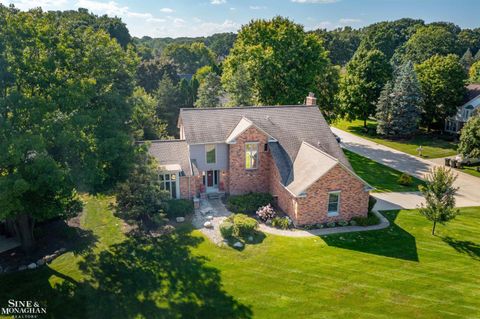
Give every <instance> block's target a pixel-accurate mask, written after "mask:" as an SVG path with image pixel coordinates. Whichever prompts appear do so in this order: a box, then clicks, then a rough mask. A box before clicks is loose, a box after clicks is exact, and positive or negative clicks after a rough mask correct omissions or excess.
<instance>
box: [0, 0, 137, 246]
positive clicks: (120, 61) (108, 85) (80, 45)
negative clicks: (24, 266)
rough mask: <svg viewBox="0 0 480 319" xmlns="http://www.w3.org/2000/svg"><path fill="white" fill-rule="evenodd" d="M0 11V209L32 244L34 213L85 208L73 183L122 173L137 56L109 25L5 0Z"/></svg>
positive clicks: (96, 184)
mask: <svg viewBox="0 0 480 319" xmlns="http://www.w3.org/2000/svg"><path fill="white" fill-rule="evenodd" d="M0 20H3V21H4V22H5V23H4V24H3V25H4V27H3V28H1V30H0V39H1V41H0V42H1V44H2V45H0V50H1V51H0V56H1V57H2V58H1V59H0V60H1V62H2V63H3V66H2V67H3V68H4V69H5V70H6V72H5V74H2V80H1V81H0V85H2V87H1V89H0V149H1V150H2V152H0V153H1V154H0V194H1V195H0V207H1V208H0V210H1V212H0V219H5V218H6V219H8V220H9V221H10V222H11V223H13V224H15V225H16V232H17V235H18V237H19V238H20V239H21V241H22V244H23V247H24V248H26V249H29V248H31V247H32V246H33V245H34V238H33V236H32V233H33V229H34V226H35V223H36V222H38V221H42V220H45V219H50V218H54V217H60V218H66V217H69V216H72V215H74V214H76V213H77V212H78V211H79V210H80V205H79V201H78V199H77V196H76V192H75V189H82V190H86V191H90V190H93V191H96V190H101V189H105V188H107V187H109V186H111V185H112V184H114V183H116V182H117V181H119V180H121V179H122V178H124V177H126V175H127V173H128V170H129V168H130V163H131V157H130V156H131V155H132V154H133V153H132V150H133V148H132V140H131V135H130V127H129V119H130V117H131V111H132V109H131V105H130V103H128V101H127V98H128V96H130V95H131V93H132V89H133V80H134V70H135V67H136V63H137V59H136V55H135V53H134V52H133V51H132V50H131V48H127V49H126V50H124V49H123V48H122V47H121V46H120V45H119V43H118V42H117V41H116V40H114V39H112V38H110V35H109V34H108V33H107V32H106V31H104V30H103V29H98V30H97V31H96V30H94V28H93V27H91V26H86V27H85V26H81V27H80V26H79V27H77V28H75V27H73V26H72V25H70V24H68V22H67V21H66V20H65V19H58V16H57V15H56V13H53V12H49V13H44V12H42V11H41V10H40V9H35V10H30V11H28V12H21V11H18V10H16V9H14V8H6V7H4V6H0ZM33 44H35V45H33ZM79 57H81V58H79ZM79 59H80V60H81V63H79Z"/></svg>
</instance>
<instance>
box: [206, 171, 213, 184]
mask: <svg viewBox="0 0 480 319" xmlns="http://www.w3.org/2000/svg"><path fill="white" fill-rule="evenodd" d="M207 187H213V171H207Z"/></svg>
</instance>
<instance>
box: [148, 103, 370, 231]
mask: <svg viewBox="0 0 480 319" xmlns="http://www.w3.org/2000/svg"><path fill="white" fill-rule="evenodd" d="M315 104H316V99H315V98H314V97H313V95H312V94H310V95H309V97H307V99H306V103H305V105H287V106H260V107H233V108H208V109H207V108H205V109H198V108H195V109H181V111H180V115H179V120H178V128H179V130H180V139H179V140H165V141H152V143H151V146H150V154H151V155H153V156H154V157H155V158H156V159H157V161H158V162H159V165H160V167H161V174H160V179H161V181H162V185H163V187H164V188H165V189H167V190H169V191H170V193H171V195H172V197H173V198H186V199H193V198H196V197H197V198H198V197H202V196H206V195H208V194H210V193H219V192H220V193H226V194H231V195H237V194H245V193H248V192H269V193H271V194H272V195H273V196H274V199H275V204H276V205H277V206H278V207H279V208H280V209H282V210H283V211H284V212H285V213H287V214H288V215H289V216H290V217H291V218H292V220H293V221H294V223H295V224H296V225H307V224H314V223H324V222H329V221H335V220H349V219H351V218H352V217H354V216H366V215H367V211H368V198H369V191H370V190H371V187H370V186H369V185H368V184H367V183H366V182H365V181H363V180H362V179H361V178H360V177H358V176H357V175H356V174H355V173H354V172H353V170H352V167H351V165H350V163H349V162H348V160H347V158H346V157H345V155H344V154H343V151H342V149H341V148H340V146H339V145H338V143H337V141H336V139H335V137H334V135H333V134H332V132H331V130H330V127H329V126H328V124H327V122H326V121H325V119H324V118H323V116H322V114H321V112H320V111H319V109H318V107H317V106H316V105H315Z"/></svg>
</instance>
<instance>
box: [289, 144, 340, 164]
mask: <svg viewBox="0 0 480 319" xmlns="http://www.w3.org/2000/svg"><path fill="white" fill-rule="evenodd" d="M302 144H305V145H307V146H309V147H311V148H313V149H314V150H316V151H318V152H320V153H322V154H323V155H326V156H327V157H329V158H330V159H332V160H334V161H335V162H339V163H340V160H339V159H338V158H336V157H334V156H332V155H330V154H328V153H327V152H325V151H322V150H321V149H319V148H318V147H316V146H314V145H312V144H310V143H308V142H307V141H302ZM297 156H298V154H297Z"/></svg>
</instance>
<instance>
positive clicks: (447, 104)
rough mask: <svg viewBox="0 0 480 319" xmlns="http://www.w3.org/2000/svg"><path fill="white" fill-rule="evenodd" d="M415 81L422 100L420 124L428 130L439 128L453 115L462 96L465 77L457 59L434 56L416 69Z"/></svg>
mask: <svg viewBox="0 0 480 319" xmlns="http://www.w3.org/2000/svg"><path fill="white" fill-rule="evenodd" d="M415 71H416V72H417V75H418V79H419V81H420V85H421V88H422V93H423V97H424V103H423V123H424V124H425V125H426V126H427V128H428V129H429V130H430V129H431V128H432V126H433V125H435V124H437V125H438V126H442V125H443V123H444V120H445V119H446V118H447V117H450V116H453V115H454V114H456V113H457V108H458V106H459V105H461V104H462V101H463V98H464V96H465V93H466V91H465V90H466V89H465V82H466V79H467V77H466V73H465V69H464V68H463V66H462V64H461V63H460V61H459V59H458V56H456V55H453V54H449V55H447V56H439V55H434V56H433V57H431V58H430V59H427V60H426V61H425V62H423V63H421V64H419V65H416V66H415Z"/></svg>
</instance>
